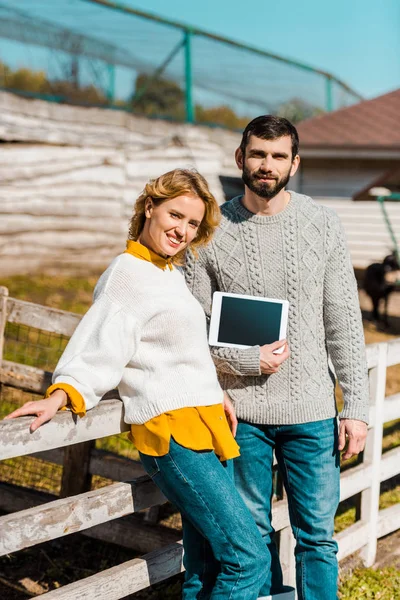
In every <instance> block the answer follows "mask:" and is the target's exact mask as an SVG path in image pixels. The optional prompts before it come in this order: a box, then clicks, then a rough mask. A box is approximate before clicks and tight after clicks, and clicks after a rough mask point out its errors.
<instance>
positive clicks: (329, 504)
mask: <svg viewBox="0 0 400 600" xmlns="http://www.w3.org/2000/svg"><path fill="white" fill-rule="evenodd" d="M337 438H338V435H337V422H336V419H327V420H324V421H315V422H313V423H303V424H299V425H254V424H252V423H248V422H246V421H240V422H239V425H238V430H237V434H236V441H237V443H238V444H239V446H240V456H239V457H238V458H235V460H234V471H235V483H236V487H237V489H238V490H239V492H240V494H241V496H242V498H243V499H244V501H245V503H246V505H247V506H248V508H249V510H250V512H251V513H252V515H253V517H254V519H255V521H256V523H257V525H258V528H259V530H260V532H261V534H262V536H263V538H264V540H265V544H266V547H267V548H268V551H269V555H270V558H269V561H268V562H269V564H271V569H270V571H269V573H268V576H267V578H266V580H265V581H264V585H263V587H262V588H261V593H260V596H268V595H269V594H271V593H272V594H277V593H279V592H281V591H283V588H282V570H281V566H280V563H279V556H278V552H277V548H276V546H275V542H274V529H273V527H272V525H271V497H272V485H273V481H272V462H273V451H274V449H275V454H276V459H277V462H278V466H279V470H280V472H281V474H282V477H283V483H284V486H285V489H286V493H287V499H288V504H289V514H290V521H291V525H292V529H293V533H294V536H295V538H296V549H295V557H296V587H297V595H298V599H299V600H335V599H336V598H337V578H338V565H337V559H336V553H337V544H336V542H335V541H333V539H332V538H333V528H334V517H335V513H336V509H337V506H338V503H339V486H340V460H339V452H338V449H337V448H338V439H337Z"/></svg>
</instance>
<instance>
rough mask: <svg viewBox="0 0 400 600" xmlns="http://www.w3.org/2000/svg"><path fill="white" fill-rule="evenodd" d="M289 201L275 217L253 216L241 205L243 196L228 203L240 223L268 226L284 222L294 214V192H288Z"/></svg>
mask: <svg viewBox="0 0 400 600" xmlns="http://www.w3.org/2000/svg"><path fill="white" fill-rule="evenodd" d="M289 194H290V200H289V202H288V204H287V205H286V206H285V208H284V209H283V210H281V211H280V212H278V213H277V214H276V215H270V216H269V215H255V214H254V213H252V212H250V211H249V210H247V208H246V207H245V206H244V204H243V203H242V199H243V196H236V197H235V198H232V200H230V201H229V203H230V204H231V206H232V208H233V209H234V211H235V212H236V214H237V215H238V217H239V220H240V221H248V222H249V223H257V224H258V225H269V224H270V223H279V221H283V220H285V219H286V218H287V217H289V216H290V215H293V214H294V213H295V212H296V204H297V200H296V196H297V194H296V193H295V192H292V191H290V192H289Z"/></svg>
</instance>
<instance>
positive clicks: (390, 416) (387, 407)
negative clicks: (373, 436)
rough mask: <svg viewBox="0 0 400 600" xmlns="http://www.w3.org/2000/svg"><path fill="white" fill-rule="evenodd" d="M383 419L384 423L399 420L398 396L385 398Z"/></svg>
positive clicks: (399, 397)
mask: <svg viewBox="0 0 400 600" xmlns="http://www.w3.org/2000/svg"><path fill="white" fill-rule="evenodd" d="M399 368H400V366H399ZM383 418H384V422H385V423H387V422H388V421H394V420H395V419H400V394H392V395H391V396H386V398H385V403H384V405H383Z"/></svg>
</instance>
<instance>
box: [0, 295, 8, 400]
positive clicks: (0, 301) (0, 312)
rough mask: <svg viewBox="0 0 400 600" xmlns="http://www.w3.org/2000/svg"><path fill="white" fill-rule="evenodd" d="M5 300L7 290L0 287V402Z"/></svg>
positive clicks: (5, 321) (5, 319) (0, 394)
mask: <svg viewBox="0 0 400 600" xmlns="http://www.w3.org/2000/svg"><path fill="white" fill-rule="evenodd" d="M7 299H8V289H7V288H6V287H4V286H2V285H1V286H0V400H1V397H2V391H3V390H2V387H3V384H2V377H1V368H2V366H3V365H2V363H3V351H4V332H5V329H6V323H7Z"/></svg>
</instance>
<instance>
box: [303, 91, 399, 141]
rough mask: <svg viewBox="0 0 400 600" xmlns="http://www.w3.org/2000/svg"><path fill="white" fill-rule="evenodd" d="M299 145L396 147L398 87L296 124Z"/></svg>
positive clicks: (397, 134)
mask: <svg viewBox="0 0 400 600" xmlns="http://www.w3.org/2000/svg"><path fill="white" fill-rule="evenodd" d="M297 129H298V132H299V136H300V145H301V148H302V149H303V148H333V147H340V148H343V147H345V148H360V149H361V148H377V149H378V148H379V149H397V148H400V88H399V89H398V90H395V91H393V92H389V93H388V94H384V95H383V96H378V97H377V98H373V99H372V100H364V101H363V102H359V103H358V104H354V105H352V106H349V107H347V108H341V109H340V110H336V111H334V112H330V113H325V114H323V115H319V116H318V117H313V118H312V119H307V120H305V121H302V122H301V123H299V124H298V125H297Z"/></svg>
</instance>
